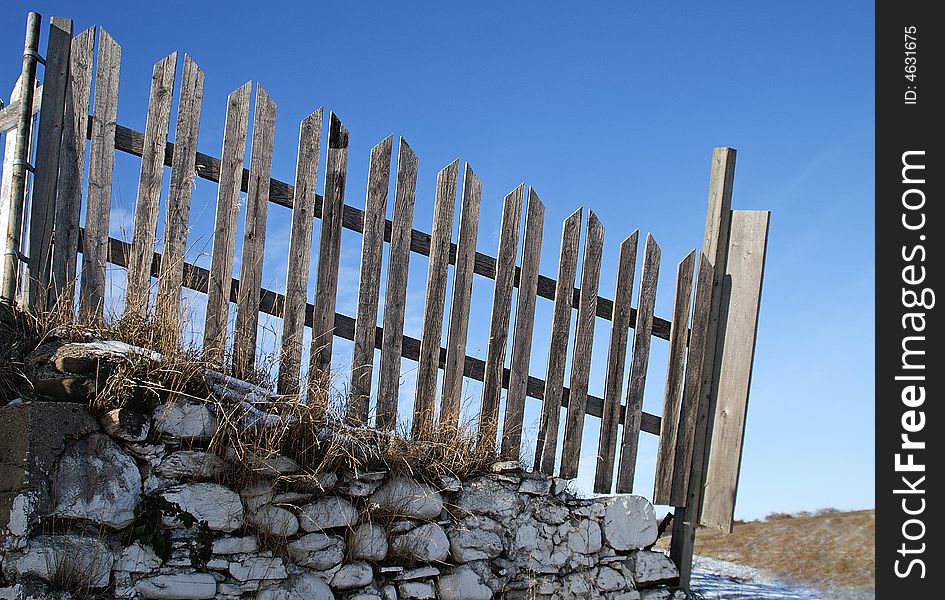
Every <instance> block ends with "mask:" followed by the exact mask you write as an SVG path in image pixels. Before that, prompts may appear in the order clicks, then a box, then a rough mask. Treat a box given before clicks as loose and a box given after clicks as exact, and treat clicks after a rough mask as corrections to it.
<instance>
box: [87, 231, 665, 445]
mask: <svg viewBox="0 0 945 600" xmlns="http://www.w3.org/2000/svg"><path fill="white" fill-rule="evenodd" d="M81 233H82V232H81V230H80V239H81ZM109 252H110V256H109V261H110V262H111V263H112V264H115V265H118V266H120V267H126V266H127V265H128V258H127V257H128V256H129V255H130V253H131V246H130V245H129V244H128V243H127V242H123V241H121V240H116V239H114V238H111V239H109ZM160 261H161V255H160V254H158V253H155V254H154V261H153V262H152V264H151V275H152V276H153V277H157V276H158V273H159V272H160ZM209 281H210V271H209V270H207V269H204V268H203V267H198V266H196V265H192V264H190V263H184V286H186V287H187V288H189V289H192V290H196V291H198V292H202V293H206V292H207V289H208V286H209ZM238 296H239V280H238V279H231V280H230V302H236V300H237V297H238ZM284 304H285V297H284V296H283V295H282V294H280V293H278V292H274V291H272V290H268V289H263V290H262V292H261V295H260V300H259V312H260V313H263V314H267V315H273V316H276V317H278V316H279V315H280V314H281V311H282V306H283V305H284ZM313 313H314V306H313V305H311V304H308V305H306V307H305V325H306V326H307V327H311V325H312V322H313V321H312V318H313V317H312V315H313ZM334 324H335V335H336V336H338V337H340V338H342V339H346V340H352V341H353V340H354V319H353V318H352V317H349V316H348V315H343V314H339V313H335V320H334ZM385 331H386V330H385V329H382V328H380V327H378V328H377V333H376V335H375V340H376V341H375V343H376V345H377V346H376V347H377V348H378V349H381V344H382V340H383V339H384V335H385V333H384V332H385ZM401 339H402V355H403V358H406V359H408V360H412V361H416V360H418V359H419V358H420V340H418V339H416V338H412V337H409V336H402V338H401ZM383 356H384V353H382V357H383ZM398 360H399V358H398ZM445 363H446V348H440V364H441V365H443V364H445ZM485 370H486V362H485V361H484V360H482V359H480V358H476V357H474V356H467V357H466V366H465V369H464V374H465V376H466V377H469V378H470V379H474V380H476V381H482V378H483V374H484V373H485ZM508 381H509V369H505V370H504V371H503V375H502V384H503V386H506V387H507V386H508ZM544 389H545V382H544V381H542V380H541V379H539V378H537V377H532V376H529V377H528V387H527V388H526V390H527V391H526V393H527V395H528V396H529V397H530V398H536V399H538V400H542V399H543V397H544ZM568 397H569V390H568V388H562V390H561V406H563V407H565V408H566V407H567V406H568ZM603 405H604V401H603V399H602V398H598V397H596V396H592V395H590V394H589V395H588V397H587V414H589V415H591V416H592V417H598V418H599V417H600V416H601V415H602V411H603ZM395 409H396V406H395ZM660 420H661V419H660V417H658V416H656V415H651V414H649V413H643V421H642V425H641V430H642V431H646V432H647V433H652V434H654V435H659V432H660ZM620 422H621V423H622V422H623V413H621V415H620Z"/></svg>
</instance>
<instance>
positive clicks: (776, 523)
mask: <svg viewBox="0 0 945 600" xmlns="http://www.w3.org/2000/svg"><path fill="white" fill-rule="evenodd" d="M875 532H876V514H875V511H873V510H863V511H855V512H834V511H821V512H820V513H818V514H815V515H794V516H790V515H770V516H769V517H768V519H766V520H765V521H762V522H747V523H737V524H736V525H735V530H734V532H733V533H731V534H729V535H722V534H721V533H719V532H715V531H708V530H700V531H699V532H698V534H696V554H700V555H703V556H711V557H714V558H718V559H721V560H728V561H732V562H737V563H741V564H745V565H750V566H752V567H756V568H759V569H765V570H767V571H770V572H771V573H774V574H775V575H778V576H780V577H782V578H784V579H785V580H786V581H795V582H799V583H805V584H808V585H810V586H812V587H815V588H818V589H821V590H824V592H826V593H828V594H829V593H830V592H831V591H840V590H850V591H853V590H855V591H857V592H862V593H864V594H869V593H870V592H871V591H872V590H873V589H874V585H875V584H874V581H875V579H876V567H875V564H874V558H875V544H874V537H875ZM843 595H845V594H843Z"/></svg>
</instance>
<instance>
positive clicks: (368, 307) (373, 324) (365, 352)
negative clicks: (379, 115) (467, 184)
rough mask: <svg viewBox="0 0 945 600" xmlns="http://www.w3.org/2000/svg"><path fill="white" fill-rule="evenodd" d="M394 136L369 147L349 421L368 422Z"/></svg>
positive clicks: (356, 422) (363, 423)
mask: <svg viewBox="0 0 945 600" xmlns="http://www.w3.org/2000/svg"><path fill="white" fill-rule="evenodd" d="M393 144H394V136H387V137H386V138H384V140H382V141H381V142H380V143H379V144H377V145H376V146H374V148H372V149H371V163H370V167H369V169H368V189H367V198H366V199H365V203H364V232H363V233H362V234H361V272H360V276H359V285H358V308H357V311H358V312H357V316H356V317H355V323H354V355H353V356H352V358H351V394H350V395H349V400H348V415H347V417H348V420H349V421H350V422H352V423H355V424H358V425H365V424H367V420H368V409H369V408H370V401H371V378H372V376H373V374H374V373H373V370H374V345H375V341H376V340H375V335H376V330H377V304H378V300H379V298H380V293H381V290H380V287H381V258H382V256H383V252H384V217H385V216H386V215H387V187H388V184H389V183H390V159H391V151H392V150H393Z"/></svg>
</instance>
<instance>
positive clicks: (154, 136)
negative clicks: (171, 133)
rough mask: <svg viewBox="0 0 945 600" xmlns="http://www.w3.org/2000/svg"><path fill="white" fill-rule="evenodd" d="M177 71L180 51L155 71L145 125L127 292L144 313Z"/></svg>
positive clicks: (129, 307)
mask: <svg viewBox="0 0 945 600" xmlns="http://www.w3.org/2000/svg"><path fill="white" fill-rule="evenodd" d="M176 72H177V52H173V53H171V54H170V55H168V56H167V57H165V58H164V59H163V60H161V61H159V62H158V63H157V64H155V65H154V70H153V73H152V75H151V97H150V100H149V101H148V118H147V123H146V125H145V128H144V149H143V150H144V151H143V153H142V156H141V174H140V176H139V178H138V196H137V198H136V199H135V225H134V237H133V238H132V241H131V264H130V265H129V266H128V286H127V289H126V296H125V312H126V313H128V314H137V315H139V316H141V317H145V316H147V314H148V300H149V298H150V289H151V257H152V256H153V255H154V242H155V238H156V236H157V221H158V211H159V210H160V203H161V185H162V181H163V179H164V147H165V146H166V145H167V132H168V127H169V126H170V122H171V99H172V97H173V95H174V75H175V73H176Z"/></svg>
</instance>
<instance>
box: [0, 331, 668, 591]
mask: <svg viewBox="0 0 945 600" xmlns="http://www.w3.org/2000/svg"><path fill="white" fill-rule="evenodd" d="M72 346H81V344H72ZM75 350H76V349H75V348H73V351H75ZM79 350H82V349H81V348H80V349H79ZM99 350H101V348H99ZM112 350H114V349H112ZM89 351H90V352H92V353H93V354H94V352H95V349H94V348H93V349H91V350H89ZM109 351H111V350H109ZM78 354H79V355H81V352H79V353H78ZM59 356H60V358H61V356H62V354H61V353H60V354H59ZM43 360H44V361H46V362H45V363H44V364H43V368H44V369H47V375H48V380H49V381H53V382H62V381H69V385H70V386H72V387H74V388H76V389H80V390H81V392H79V393H81V394H82V397H83V399H84V398H85V396H86V395H87V394H88V393H89V390H90V389H94V385H92V386H91V388H90V386H89V385H87V384H86V383H83V385H78V386H76V385H74V384H75V381H76V380H77V379H79V377H78V376H82V373H81V371H83V369H86V370H87V367H88V365H87V364H86V365H85V366H82V364H81V361H80V362H78V363H77V362H75V361H73V362H69V361H63V360H58V361H57V360H55V356H54V355H53V356H48V357H46V358H44V359H43ZM72 371H80V373H73V372H72ZM46 385H52V388H54V389H55V397H57V398H59V399H60V400H62V399H66V400H67V399H69V394H68V393H67V392H68V390H66V392H63V389H65V388H64V387H63V386H62V385H60V384H59V383H54V384H46ZM234 389H235V390H238V389H240V386H238V385H237V386H236V387H235V388H231V395H232V393H233V390H234ZM50 395H53V394H50ZM213 406H214V405H213V404H208V403H201V402H187V401H183V400H177V401H175V402H168V403H165V404H161V405H160V406H157V408H155V409H154V410H153V412H151V413H150V414H142V413H135V412H133V411H131V410H129V409H118V410H113V411H111V412H108V413H106V414H104V415H101V416H99V417H97V418H96V417H93V416H92V415H91V414H90V413H89V412H88V411H87V410H86V409H85V407H84V404H80V403H70V402H52V401H40V400H38V399H33V400H28V401H23V400H18V401H16V402H14V403H11V404H10V405H7V406H4V407H0V423H3V435H2V436H0V530H2V533H0V544H2V579H0V598H67V597H73V598H83V597H85V598H91V597H106V598H109V597H114V598H164V599H174V598H178V599H198V598H218V599H221V600H223V599H227V600H229V599H236V598H256V599H258V600H325V599H332V598H338V599H348V600H393V599H424V598H440V599H444V600H460V599H464V600H489V599H492V598H510V599H511V598H521V599H526V598H527V599H552V598H562V599H564V598H602V599H612V600H618V599H619V600H633V599H643V600H655V599H670V598H685V597H686V596H685V594H684V592H683V591H682V590H679V589H678V588H676V587H674V584H675V583H676V580H677V578H678V574H677V572H676V569H675V568H674V567H673V565H672V563H671V562H670V561H669V560H668V558H666V556H665V555H664V554H663V553H661V552H658V551H653V550H650V549H649V547H650V546H651V545H652V544H653V543H654V542H655V540H656V538H657V519H656V515H655V513H654V510H653V507H652V505H651V504H650V503H649V502H648V501H647V500H646V499H644V498H642V497H640V496H633V495H625V496H614V497H606V498H596V499H580V498H577V497H575V496H574V495H573V494H572V493H571V492H570V491H569V490H568V489H567V482H565V481H564V480H561V479H557V478H549V477H545V476H541V475H537V474H533V473H529V472H526V471H523V470H522V469H521V468H520V467H519V465H518V464H517V463H509V462H505V463H496V464H494V465H493V466H492V468H491V470H490V472H488V473H484V474H481V475H479V476H477V477H473V478H468V479H467V480H465V481H460V480H458V479H455V478H453V477H450V476H448V475H445V474H444V475H442V476H439V477H437V478H435V480H430V479H427V480H426V481H418V480H415V479H413V478H411V477H409V476H407V475H404V474H397V473H391V472H386V471H375V472H351V471H342V472H326V473H321V474H320V475H318V476H317V477H306V478H304V484H303V483H299V482H300V481H303V478H293V477H292V475H293V474H294V473H296V472H297V471H299V470H300V466H299V465H298V464H296V463H295V461H293V460H292V459H291V458H288V457H286V456H281V455H269V456H259V457H257V458H256V459H255V460H257V461H258V465H257V468H256V472H259V473H263V475H265V476H263V477H260V478H257V479H256V480H254V481H251V482H250V481H244V482H242V483H233V481H232V480H231V478H228V477H226V474H227V473H228V472H231V467H232V465H231V464H230V462H231V460H230V459H232V455H230V459H228V454H229V453H228V452H227V450H226V449H220V448H213V449H212V451H211V449H208V448H207V441H208V440H209V439H210V437H211V436H212V434H213V432H214V429H215V428H216V426H217V418H218V415H217V414H216V413H215V411H214V408H213ZM62 590H66V591H70V592H72V596H69V595H64V594H63V593H62Z"/></svg>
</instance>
